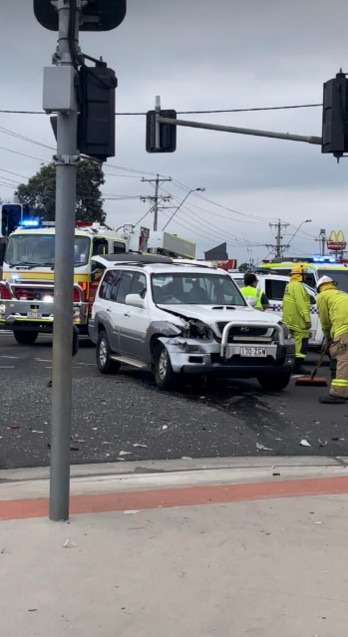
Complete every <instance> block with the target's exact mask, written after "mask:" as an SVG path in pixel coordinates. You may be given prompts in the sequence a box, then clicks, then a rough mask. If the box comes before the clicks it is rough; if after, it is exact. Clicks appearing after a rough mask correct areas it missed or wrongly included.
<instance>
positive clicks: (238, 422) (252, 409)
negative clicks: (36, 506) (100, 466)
mask: <svg viewBox="0 0 348 637" xmlns="http://www.w3.org/2000/svg"><path fill="white" fill-rule="evenodd" d="M51 357H52V340H51V337H48V336H43V337H40V338H39V340H38V342H37V343H36V344H35V345H33V346H30V347H24V346H20V345H17V343H16V342H15V341H14V338H13V336H12V335H11V334H5V333H1V332H0V468H1V469H5V468H15V467H30V466H43V465H47V464H49V453H50V451H49V443H50V409H51V405H50V398H51V392H52V390H51V389H50V388H48V387H47V381H48V380H49V379H50V377H51V364H52V363H51ZM315 360H316V355H311V356H310V361H309V362H312V364H313V362H314V361H315ZM94 361H95V350H94V348H93V347H89V346H87V344H86V343H83V342H82V343H81V344H80V350H79V353H78V355H77V356H76V357H75V358H74V359H73V376H74V378H73V427H72V439H71V461H72V463H74V464H75V463H76V464H78V463H90V462H93V463H94V462H107V461H112V462H114V461H119V462H126V461H127V460H137V461H139V462H141V461H142V460H159V459H166V458H170V459H175V458H205V457H231V456H264V455H266V456H272V455H280V456H282V455H288V456H291V455H320V456H348V432H347V428H348V403H347V406H346V405H321V404H320V403H319V402H318V397H319V396H320V395H321V394H322V393H323V392H327V391H328V389H325V388H324V389H323V388H321V389H319V388H308V387H307V388H300V387H295V381H294V380H293V381H291V384H290V385H289V387H288V389H287V390H285V391H283V392H280V393H268V394H267V393H264V392H262V391H261V390H260V387H259V385H258V383H257V381H221V380H219V381H218V383H210V384H209V385H208V386H203V385H202V386H201V387H199V388H194V387H190V386H187V387H185V388H183V389H182V390H180V391H177V392H172V393H169V392H161V391H159V390H157V388H156V387H155V385H154V382H153V379H152V377H151V375H150V374H147V373H144V372H140V371H138V370H135V369H132V368H124V369H123V370H122V373H120V374H117V375H115V376H102V375H101V374H100V373H99V372H98V370H97V369H96V366H95V362H94ZM322 375H325V376H326V377H327V379H328V378H329V375H328V368H327V367H324V368H323V369H322V370H321V371H320V376H322ZM302 440H306V441H307V442H308V443H309V445H310V446H303V445H302V444H301V441H302Z"/></svg>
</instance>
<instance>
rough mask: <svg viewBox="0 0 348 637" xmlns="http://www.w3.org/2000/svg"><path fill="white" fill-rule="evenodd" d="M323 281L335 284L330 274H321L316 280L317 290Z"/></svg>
mask: <svg viewBox="0 0 348 637" xmlns="http://www.w3.org/2000/svg"><path fill="white" fill-rule="evenodd" d="M324 283H333V284H334V285H336V282H335V281H334V280H333V279H332V278H331V277H330V276H321V277H320V279H319V281H318V282H317V290H318V292H319V290H320V287H321V286H322V285H324Z"/></svg>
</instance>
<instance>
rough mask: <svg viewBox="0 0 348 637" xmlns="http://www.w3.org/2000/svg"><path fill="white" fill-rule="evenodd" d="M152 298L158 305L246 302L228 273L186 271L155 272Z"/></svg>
mask: <svg viewBox="0 0 348 637" xmlns="http://www.w3.org/2000/svg"><path fill="white" fill-rule="evenodd" d="M151 282H152V295H153V300H154V302H155V303H156V304H159V305H187V304H198V305H240V306H245V305H246V301H245V300H244V297H243V296H242V294H241V293H240V291H239V289H238V287H237V286H236V284H235V283H234V281H232V279H231V278H230V277H229V276H225V275H219V274H208V273H207V274H198V273H197V274H195V273H190V274H189V273H186V272H175V273H167V272H166V273H163V274H152V276H151Z"/></svg>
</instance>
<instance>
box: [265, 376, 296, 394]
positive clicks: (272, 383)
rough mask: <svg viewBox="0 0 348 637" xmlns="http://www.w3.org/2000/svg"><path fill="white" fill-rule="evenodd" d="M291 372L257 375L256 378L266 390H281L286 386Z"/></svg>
mask: <svg viewBox="0 0 348 637" xmlns="http://www.w3.org/2000/svg"><path fill="white" fill-rule="evenodd" d="M290 378H291V374H281V375H277V376H275V375H274V376H273V375H270V376H258V378H257V380H258V381H259V383H260V385H261V387H262V389H265V390H266V391H281V390H282V389H285V387H287V386H288V384H289V382H290Z"/></svg>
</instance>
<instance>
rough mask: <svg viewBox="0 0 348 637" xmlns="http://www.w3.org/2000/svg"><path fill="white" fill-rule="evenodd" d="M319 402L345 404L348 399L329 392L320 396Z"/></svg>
mask: <svg viewBox="0 0 348 637" xmlns="http://www.w3.org/2000/svg"><path fill="white" fill-rule="evenodd" d="M319 402H320V403H325V404H327V405H343V404H344V403H345V402H346V399H345V398H342V397H341V396H334V395H333V394H328V395H327V396H320V398H319Z"/></svg>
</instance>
